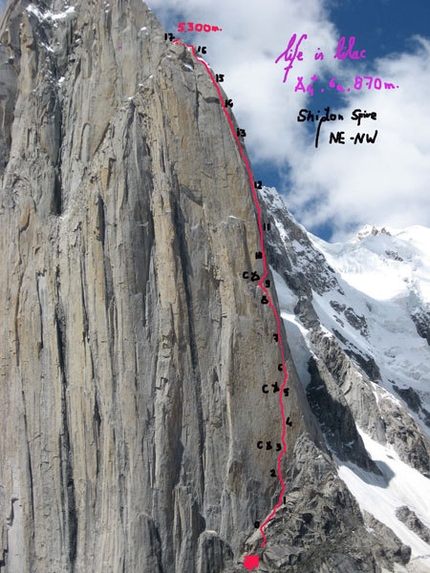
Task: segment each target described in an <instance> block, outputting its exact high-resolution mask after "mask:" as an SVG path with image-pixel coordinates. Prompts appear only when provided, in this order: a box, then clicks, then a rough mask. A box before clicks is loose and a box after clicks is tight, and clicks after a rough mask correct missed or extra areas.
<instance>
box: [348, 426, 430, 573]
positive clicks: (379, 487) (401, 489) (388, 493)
mask: <svg viewBox="0 0 430 573" xmlns="http://www.w3.org/2000/svg"><path fill="white" fill-rule="evenodd" d="M358 431H359V433H360V436H361V437H362V439H363V442H364V445H365V447H366V450H367V452H368V453H369V455H370V457H371V458H372V459H373V460H374V461H375V463H376V464H377V466H378V467H379V469H380V470H381V471H382V473H383V474H384V477H381V476H376V475H375V474H373V473H370V472H366V471H364V470H363V469H361V468H359V467H358V466H356V465H355V464H352V463H350V462H343V461H341V460H339V459H337V463H338V466H339V470H338V474H339V477H340V478H341V479H342V480H343V481H344V482H345V483H346V485H347V487H348V489H349V491H350V492H351V493H352V494H353V496H354V497H355V499H356V500H357V502H358V504H359V506H360V509H361V510H365V511H368V512H369V513H371V514H372V515H373V516H374V517H375V518H376V519H378V520H379V521H381V522H382V523H384V524H385V525H387V526H388V527H389V528H390V529H392V531H393V532H394V533H395V534H396V535H397V536H398V537H399V539H401V541H403V543H405V544H406V545H409V547H410V548H411V550H412V555H411V560H412V559H414V558H415V559H418V558H419V559H420V561H422V562H425V563H426V566H427V567H428V569H427V571H430V545H429V544H427V543H425V542H424V541H423V540H422V539H421V538H420V537H418V535H416V534H415V533H414V532H413V531H411V530H410V529H409V528H408V527H407V526H406V525H405V524H404V523H402V522H401V521H400V520H399V519H397V517H396V515H395V511H396V509H397V508H399V507H401V506H403V505H407V506H408V507H409V508H410V509H411V510H412V511H414V512H415V513H416V515H417V517H418V518H419V519H420V520H421V521H422V522H423V524H424V525H427V527H429V528H430V480H429V479H427V478H426V477H424V476H423V475H422V474H420V472H418V471H417V470H415V469H413V468H411V467H409V466H408V465H407V464H405V463H404V462H402V461H401V460H400V459H399V456H398V455H397V454H396V452H395V451H394V450H393V448H391V447H390V446H388V447H387V446H382V445H381V444H378V443H377V442H375V441H374V440H372V439H371V438H370V437H369V436H367V434H365V433H364V432H362V431H361V430H358Z"/></svg>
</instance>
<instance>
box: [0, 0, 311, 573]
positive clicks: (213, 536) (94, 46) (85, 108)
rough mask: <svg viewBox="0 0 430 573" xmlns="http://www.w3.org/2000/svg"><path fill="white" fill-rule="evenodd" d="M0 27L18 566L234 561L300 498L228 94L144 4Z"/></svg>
mask: <svg viewBox="0 0 430 573" xmlns="http://www.w3.org/2000/svg"><path fill="white" fill-rule="evenodd" d="M0 33H1V41H2V45H1V46H0V51H1V55H2V61H4V60H5V55H7V56H8V57H9V63H7V64H6V63H3V64H2V67H1V69H0V79H1V86H0V87H1V90H2V91H1V95H2V97H3V99H2V101H3V103H2V109H1V114H0V115H1V119H2V130H1V137H0V142H1V152H2V158H1V166H2V188H1V207H0V260H1V265H2V271H1V273H0V309H1V317H2V318H1V321H0V337H1V338H0V340H1V343H0V354H1V356H0V365H1V381H0V403H1V404H2V408H3V414H2V416H1V419H0V435H1V436H2V439H1V441H0V516H1V518H0V528H1V532H2V536H1V537H0V543H1V544H2V545H0V570H2V571H3V570H4V571H5V573H22V572H23V571H29V572H30V571H31V572H33V571H34V572H36V571H44V572H49V573H66V572H67V573H69V572H74V571H76V572H84V571H90V570H91V571H95V572H100V573H102V572H103V573H106V572H108V573H122V572H125V571H127V572H135V571H139V572H143V573H145V572H147V573H157V572H161V571H163V572H164V573H166V572H180V571H184V572H185V571H186V572H187V573H192V572H193V571H196V572H197V571H201V572H203V571H209V570H210V571H211V572H213V571H222V570H226V571H227V570H233V569H232V568H233V561H237V559H238V558H239V557H240V552H241V551H242V549H243V543H244V541H245V539H246V538H247V537H248V536H249V535H250V534H251V533H252V532H253V530H254V526H253V523H254V521H255V520H257V519H260V520H262V519H264V517H265V516H266V515H267V514H268V512H269V511H270V510H271V507H272V505H273V502H274V500H275V498H276V495H277V494H278V493H279V482H278V480H276V479H274V478H273V477H271V476H270V473H269V470H270V467H271V465H272V464H274V463H275V460H276V454H274V453H273V452H260V451H259V450H258V449H257V448H256V443H257V441H258V440H259V439H262V440H272V441H274V442H276V441H279V437H280V435H281V422H280V415H279V406H278V401H277V399H275V398H273V399H272V397H271V398H268V399H267V400H266V401H265V402H263V398H264V396H263V395H262V393H261V385H262V384H263V383H265V382H266V383H272V382H273V381H274V378H276V377H278V379H279V372H278V371H277V365H278V363H279V362H280V350H279V347H278V345H277V344H275V343H274V342H273V340H272V333H273V332H276V324H275V320H274V316H273V313H272V311H271V310H270V308H269V307H268V306H267V305H262V304H261V302H260V298H261V291H260V290H259V289H257V287H256V286H255V283H252V282H246V281H244V280H243V278H242V272H243V271H244V270H250V269H255V268H257V270H260V272H261V263H260V262H259V261H256V260H255V253H256V251H259V250H260V245H259V237H258V228H257V221H256V215H255V208H254V204H253V200H252V196H251V193H250V186H249V180H248V175H247V172H246V170H245V168H244V165H243V161H242V159H241V157H240V154H239V151H238V146H237V142H236V141H235V138H234V137H233V135H232V133H231V130H230V127H229V125H228V122H227V121H226V118H225V116H224V112H223V110H222V106H221V104H220V101H219V98H218V95H217V92H216V89H215V87H214V86H213V85H212V82H211V81H210V79H209V77H208V75H207V72H206V71H205V69H204V67H203V66H202V65H201V64H197V63H196V61H195V60H194V58H193V57H192V55H191V52H190V51H189V50H187V49H186V48H184V47H181V46H176V45H173V44H171V43H169V42H166V41H165V40H164V30H162V28H161V27H160V25H159V24H158V22H157V21H156V19H155V18H154V16H153V15H152V13H151V12H150V11H149V10H148V9H147V7H146V6H145V5H144V4H143V3H142V2H140V1H138V0H136V1H134V0H133V1H132V0H130V1H129V2H125V1H124V2H123V1H121V0H116V1H115V2H112V6H111V7H107V5H105V3H103V2H101V1H89V2H82V3H80V2H77V3H76V5H75V6H74V7H72V8H69V9H67V10H66V9H65V8H64V7H63V5H62V3H61V2H54V3H53V4H52V5H51V4H50V5H48V4H45V3H42V2H40V3H39V4H38V5H37V6H35V5H29V6H28V2H11V3H10V4H9V7H8V9H7V10H6V13H5V15H4V18H3V22H2V24H1V29H0ZM272 296H273V299H274V301H275V302H276V296H275V293H274V292H273V293H272ZM290 370H291V372H290V385H291V388H292V389H291V396H290V401H289V406H287V414H289V413H291V412H292V410H294V412H295V413H296V415H295V418H294V427H293V429H292V431H291V432H290V434H289V440H290V445H292V444H293V442H294V440H295V437H296V436H297V435H298V434H300V433H302V432H304V431H305V430H306V426H305V423H304V418H306V417H307V416H308V414H307V408H306V407H305V406H304V404H303V403H302V402H301V400H302V398H301V394H300V392H299V394H296V391H295V388H296V379H295V376H294V371H293V367H292V365H291V367H290ZM1 548H2V551H1ZM233 554H234V557H233ZM2 555H3V557H2ZM208 567H209V569H208Z"/></svg>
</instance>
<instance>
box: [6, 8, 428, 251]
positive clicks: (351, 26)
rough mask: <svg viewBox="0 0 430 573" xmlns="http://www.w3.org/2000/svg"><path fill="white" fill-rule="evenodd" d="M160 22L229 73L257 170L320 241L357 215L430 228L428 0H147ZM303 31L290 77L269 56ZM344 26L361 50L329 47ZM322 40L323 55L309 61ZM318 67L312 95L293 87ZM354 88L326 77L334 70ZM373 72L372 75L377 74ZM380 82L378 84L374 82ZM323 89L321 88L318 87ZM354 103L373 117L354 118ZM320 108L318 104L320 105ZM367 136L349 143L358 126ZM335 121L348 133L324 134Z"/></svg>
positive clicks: (347, 229)
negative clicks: (339, 138) (364, 82)
mask: <svg viewBox="0 0 430 573" xmlns="http://www.w3.org/2000/svg"><path fill="white" fill-rule="evenodd" d="M1 3H2V0H0V4H1ZM147 3H148V4H149V6H150V7H151V8H152V10H153V11H154V13H155V14H156V15H157V17H158V18H159V20H160V21H161V23H162V24H163V25H164V27H165V29H166V30H167V31H169V32H172V33H174V34H175V35H176V36H177V37H180V38H182V39H183V40H184V41H185V42H187V43H194V44H198V45H206V46H207V48H208V52H207V55H206V56H205V59H206V60H207V62H208V63H209V64H210V65H211V67H212V68H213V70H214V71H215V72H221V73H225V76H226V80H225V82H224V84H223V88H224V89H225V91H226V93H227V94H228V96H229V97H230V98H232V99H233V101H234V109H233V111H234V113H235V116H236V118H237V120H238V122H239V124H240V125H241V126H243V127H244V128H245V129H246V131H247V137H246V140H245V143H246V146H247V149H248V152H249V154H250V157H251V161H252V165H253V168H254V175H255V177H256V179H262V180H263V182H264V184H266V185H269V186H275V187H276V188H277V189H278V191H279V192H281V193H282V194H283V196H284V197H285V198H286V201H287V204H288V206H289V208H290V211H291V212H292V213H293V214H294V215H295V217H296V219H297V220H298V221H299V222H300V223H302V224H304V225H305V227H306V228H307V229H308V230H310V231H312V232H313V233H315V234H316V235H319V236H321V237H322V238H324V239H326V240H328V239H330V240H344V239H345V238H348V237H350V236H351V235H353V234H354V233H355V232H356V231H357V230H358V229H359V228H360V227H362V226H364V225H365V224H367V223H369V224H375V225H388V226H393V227H397V228H404V227H407V226H411V225H414V224H420V225H426V226H429V227H430V201H429V195H430V93H429V92H430V3H429V2H428V0H410V1H409V2H407V3H405V2H404V1H400V0H354V1H353V0H270V1H269V0H235V1H234V2H232V1H231V0H216V1H215V2H214V1H213V0H187V1H186V2H184V1H183V0H148V2H147ZM180 21H186V22H188V21H191V22H194V23H208V24H211V25H217V26H219V27H221V28H222V32H213V33H204V32H202V33H199V34H189V33H188V34H187V33H183V34H178V33H177V25H178V22H180ZM294 33H296V34H297V35H298V37H300V36H301V35H302V34H307V36H308V37H307V39H306V40H305V41H303V43H302V48H301V49H303V54H304V57H303V61H301V62H300V61H296V62H295V63H294V66H293V68H292V70H291V71H290V72H289V77H288V80H287V82H286V83H283V81H282V80H283V76H284V72H283V66H285V65H286V64H285V63H283V62H280V63H279V64H275V59H276V58H277V57H278V56H279V55H280V54H281V53H282V52H283V51H284V50H285V48H286V46H287V44H288V41H289V39H290V38H291V36H292V35H293V34H294ZM341 36H345V37H346V41H348V40H349V38H350V37H351V36H355V38H356V40H355V48H358V49H359V50H363V49H365V50H366V58H365V59H362V60H360V61H352V60H350V59H349V58H348V59H346V60H344V61H340V60H337V59H335V58H333V55H334V54H335V52H336V47H337V43H338V41H339V39H340V38H341ZM318 47H320V48H321V50H322V51H323V53H324V56H325V57H324V60H323V61H315V60H314V54H315V52H316V50H317V48H318ZM313 74H316V75H317V77H318V80H317V81H316V82H315V84H314V86H315V94H314V95H313V96H312V97H311V96H309V95H308V94H303V93H300V92H295V91H294V87H295V86H296V84H297V78H298V77H303V78H304V83H305V84H306V85H307V84H308V83H309V81H310V78H311V77H312V76H313ZM357 75H360V76H365V75H366V76H372V78H380V80H381V84H382V86H384V85H385V84H384V82H388V83H391V82H392V83H394V84H395V85H399V89H396V90H394V91H391V90H388V91H386V90H385V89H384V88H383V89H381V90H379V91H378V90H375V89H374V87H373V85H372V88H371V89H366V88H365V87H363V88H362V89H361V90H354V89H353V86H354V82H355V77H356V76H357ZM333 77H335V78H336V83H341V84H342V85H343V86H344V87H345V88H346V87H350V89H351V91H350V92H349V93H346V94H340V93H339V92H337V91H336V90H335V89H330V88H329V87H328V84H329V81H330V79H331V78H333ZM373 81H374V80H372V82H373ZM375 85H376V86H378V83H376V84H375ZM322 88H324V93H322V92H321V89H322ZM325 106H330V110H331V112H332V113H336V114H341V115H342V116H343V117H344V121H333V122H330V123H326V124H322V126H321V131H320V143H319V147H318V149H315V145H314V143H315V132H316V123H312V122H303V123H302V122H298V121H297V116H298V112H299V110H300V109H310V110H312V111H313V112H315V113H316V112H317V111H318V109H319V110H320V111H323V110H324V107H325ZM354 109H361V110H367V111H369V112H370V111H374V112H376V114H377V121H372V120H371V119H365V120H363V123H362V125H361V126H360V127H358V126H357V125H356V122H354V121H352V120H351V113H352V111H353V110H354ZM323 113H324V112H323ZM376 129H377V130H378V135H377V139H376V141H375V143H374V144H371V143H363V144H360V143H358V144H355V145H354V143H353V140H351V137H352V138H354V136H355V135H356V133H358V132H360V133H369V135H373V134H374V133H375V130H376ZM338 131H339V132H340V131H343V132H344V134H345V144H336V143H334V144H330V143H329V136H330V132H333V133H334V134H336V133H337V132H338Z"/></svg>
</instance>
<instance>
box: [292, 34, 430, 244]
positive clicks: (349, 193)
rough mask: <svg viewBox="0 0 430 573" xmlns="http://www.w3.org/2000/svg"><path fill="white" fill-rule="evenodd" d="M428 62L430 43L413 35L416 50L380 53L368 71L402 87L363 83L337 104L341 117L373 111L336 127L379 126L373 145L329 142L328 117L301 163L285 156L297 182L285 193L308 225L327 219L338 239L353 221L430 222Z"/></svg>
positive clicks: (295, 156) (402, 224) (362, 129)
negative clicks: (313, 148) (370, 115)
mask: <svg viewBox="0 0 430 573" xmlns="http://www.w3.org/2000/svg"><path fill="white" fill-rule="evenodd" d="M429 63H430V43H429V42H428V41H426V40H423V39H417V49H416V52H415V53H414V54H402V55H400V56H399V57H398V58H396V59H395V58H390V59H388V58H385V59H380V60H378V61H376V63H375V69H374V71H373V73H372V71H370V72H369V75H370V73H372V75H373V76H374V77H381V78H384V77H386V78H388V77H389V78H390V80H392V81H393V82H394V84H395V85H399V86H400V87H399V89H397V90H395V91H389V92H387V91H383V90H381V91H376V90H367V89H366V90H364V91H363V90H361V91H359V92H356V93H355V94H354V95H353V96H351V98H350V101H349V102H348V105H347V106H346V107H345V108H344V109H343V110H340V112H341V113H343V114H344V116H345V119H346V118H347V117H350V116H351V111H352V110H353V109H355V108H360V109H362V110H367V111H376V112H377V117H378V119H377V121H375V122H374V121H372V120H369V119H367V120H364V121H363V123H362V125H361V126H360V127H359V128H357V129H354V128H353V126H354V123H353V122H351V121H348V123H346V122H345V124H346V125H342V127H341V128H339V129H345V131H346V130H348V131H349V132H351V133H352V135H354V134H355V133H356V132H357V131H360V132H366V131H367V132H369V133H370V134H372V135H373V133H374V130H375V129H378V138H377V140H376V142H375V144H373V145H372V144H363V145H360V144H357V145H353V144H352V143H348V142H347V143H346V144H345V145H336V144H333V145H328V144H327V134H328V133H329V129H330V127H331V125H332V124H326V126H323V128H322V129H324V130H325V134H326V136H325V137H326V143H324V144H323V145H321V147H320V148H319V149H318V150H316V151H315V152H313V153H312V152H308V154H307V157H308V161H307V168H306V170H304V169H303V165H302V158H301V157H299V156H298V154H297V153H295V152H294V150H293V153H292V154H291V155H290V157H289V159H290V161H292V165H293V169H292V177H293V181H294V184H295V188H294V191H293V192H292V194H291V196H290V198H289V200H290V204H291V205H292V208H293V209H294V210H295V211H296V213H297V214H298V217H299V219H300V220H301V221H302V222H303V224H304V225H305V226H306V225H307V226H309V227H312V226H315V225H319V224H324V223H327V221H331V223H332V225H333V227H334V229H335V232H336V238H339V239H341V238H343V235H344V231H345V229H348V227H349V226H350V224H351V223H357V225H358V226H361V225H363V224H364V223H373V224H377V225H383V224H387V225H392V226H395V227H405V226H410V225H413V224H421V225H426V226H429V225H430V209H429V205H430V201H429V192H430V137H429V135H430V99H429V97H428V93H427V91H426V89H425V88H424V86H426V85H427V86H429V85H430V64H429ZM339 123H340V122H338V123H337V125H339ZM315 182H318V186H315ZM318 199H323V205H322V208H321V209H318V208H317V209H315V210H313V211H312V210H308V209H307V208H306V205H307V203H309V202H310V203H311V204H315V202H318Z"/></svg>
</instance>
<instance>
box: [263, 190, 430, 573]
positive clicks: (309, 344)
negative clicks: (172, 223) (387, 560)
mask: <svg viewBox="0 0 430 573" xmlns="http://www.w3.org/2000/svg"><path fill="white" fill-rule="evenodd" d="M260 193H261V199H262V203H263V205H264V208H265V209H266V217H267V221H268V222H270V223H271V227H270V232H268V233H267V236H266V247H267V250H268V254H269V262H270V264H271V267H272V272H273V276H274V279H275V287H276V290H277V294H278V298H279V304H280V307H281V314H282V318H283V320H284V324H285V327H286V330H287V334H288V339H289V341H290V344H291V347H292V355H293V360H294V364H295V367H296V369H297V371H298V374H299V376H300V378H301V381H302V384H303V386H304V387H305V388H306V392H307V397H308V400H309V403H310V405H311V407H312V409H313V411H314V414H315V415H316V417H317V419H318V421H319V423H320V426H321V429H322V431H323V433H324V436H325V439H326V443H327V446H328V448H329V450H331V451H332V453H333V454H334V456H335V458H336V460H337V462H338V466H339V475H340V477H341V478H342V479H343V480H344V481H345V483H346V484H347V486H348V488H349V489H350V491H351V492H352V494H353V495H354V496H355V498H356V499H357V501H358V503H359V505H360V508H361V510H362V511H363V515H364V519H365V522H366V523H367V524H368V526H369V528H370V529H372V527H373V526H374V524H373V525H372V523H371V520H372V519H374V518H376V520H378V521H377V522H376V521H375V523H379V526H378V527H383V526H381V525H380V524H381V523H382V524H385V526H387V527H388V528H390V530H391V531H392V532H394V534H396V535H397V536H398V537H399V539H401V541H402V542H403V543H405V544H406V545H408V546H409V547H410V548H411V551H412V553H411V561H410V563H409V564H408V565H407V568H406V569H398V570H399V571H426V570H427V571H430V560H429V558H428V556H429V555H430V506H429V504H428V500H429V499H430V480H429V479H428V478H429V476H430V463H429V451H430V442H429V440H428V434H429V426H430V413H429V411H430V375H429V372H430V346H429V344H430V335H429V333H430V304H429V303H430V230H429V229H426V228H424V227H411V228H409V229H406V230H404V231H399V230H394V229H386V228H384V229H376V228H374V227H370V226H368V227H365V228H364V229H363V230H362V231H361V232H360V233H359V234H358V235H357V237H356V238H354V239H353V240H351V241H349V242H348V243H345V244H328V243H326V242H324V241H322V240H321V239H319V238H317V237H315V236H313V235H311V234H310V233H307V232H306V230H305V229H304V228H303V227H302V226H300V225H298V224H297V223H296V221H295V220H294V218H293V217H292V216H291V215H290V213H289V212H288V209H287V207H286V205H285V203H284V202H283V200H282V198H281V197H280V196H279V195H278V194H277V192H276V190H274V189H268V188H264V189H263V190H262V191H261V192H260ZM400 508H403V510H402V511H403V512H406V514H407V515H409V521H408V524H406V523H404V521H405V519H403V521H402V519H400V517H399V516H398V515H396V512H399V511H400ZM366 512H368V513H366ZM399 515H400V514H399ZM372 516H373V517H372ZM411 516H413V517H411ZM415 521H417V523H418V522H419V523H420V524H421V525H420V527H421V526H422V528H423V529H422V531H421V532H420V530H419V529H418V531H419V533H420V534H418V533H417V531H416V530H415V531H414V530H412V529H411V527H412V526H413V524H414V523H415ZM411 524H412V525H411ZM417 527H418V526H417ZM415 529H416V528H415ZM423 532H424V533H423Z"/></svg>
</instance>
